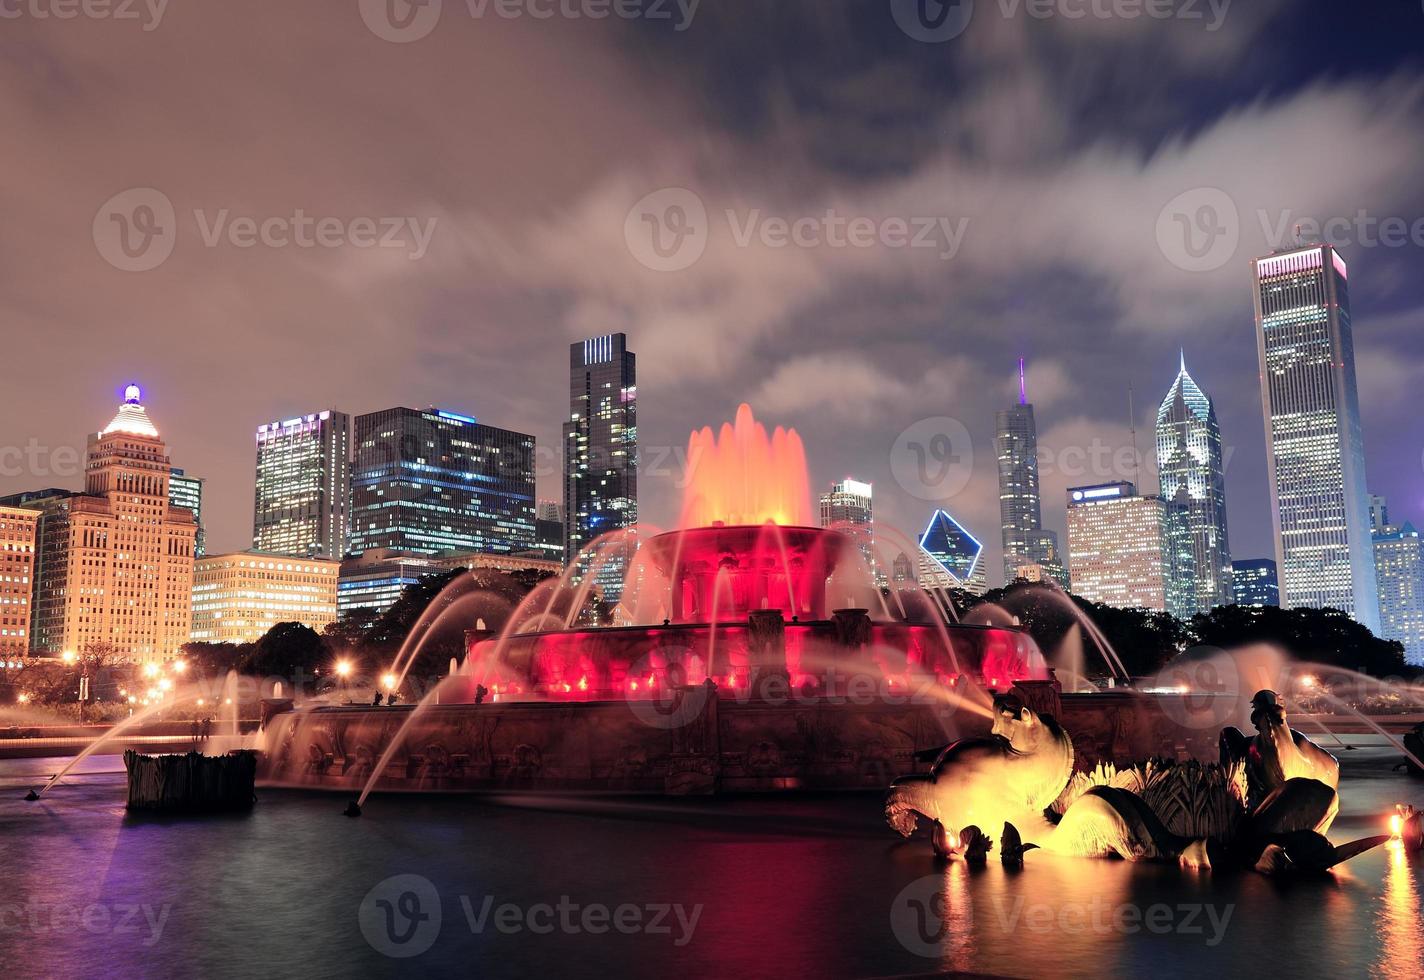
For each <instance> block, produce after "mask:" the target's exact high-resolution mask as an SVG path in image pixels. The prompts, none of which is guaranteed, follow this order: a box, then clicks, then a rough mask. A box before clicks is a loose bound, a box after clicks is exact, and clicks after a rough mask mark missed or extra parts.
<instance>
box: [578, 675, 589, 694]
mask: <svg viewBox="0 0 1424 980" xmlns="http://www.w3.org/2000/svg"><path fill="white" fill-rule="evenodd" d="M578 689H579V690H580V691H587V690H588V676H587V675H585V676H583V677H580V678H579V682H578Z"/></svg>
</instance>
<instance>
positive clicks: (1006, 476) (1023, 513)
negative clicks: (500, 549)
mask: <svg viewBox="0 0 1424 980" xmlns="http://www.w3.org/2000/svg"><path fill="white" fill-rule="evenodd" d="M994 452H995V455H996V457H997V459H998V465H999V525H1000V528H1001V531H1002V539H1003V546H1004V554H1003V559H1004V581H1005V582H1006V583H1009V582H1013V581H1014V580H1015V579H1018V578H1024V577H1026V576H1025V575H1022V574H1020V573H1021V572H1027V574H1028V575H1029V576H1034V577H1033V579H1032V580H1033V581H1040V580H1041V579H1042V577H1044V576H1047V577H1049V578H1052V579H1053V580H1054V581H1056V582H1058V584H1060V585H1062V586H1063V587H1064V588H1067V587H1068V575H1067V572H1066V570H1065V568H1064V567H1063V561H1062V559H1061V557H1060V556H1059V549H1058V535H1057V534H1055V533H1054V532H1053V531H1049V530H1046V529H1045V528H1044V527H1043V502H1042V498H1041V497H1040V493H1039V480H1038V423H1037V422H1036V421H1035V419H1034V415H1033V405H1032V404H1030V403H1029V400H1028V389H1027V385H1026V382H1025V374H1024V362H1023V360H1020V361H1019V402H1018V404H1017V405H1015V406H1013V407H1012V408H1009V409H1006V410H1005V411H1002V412H998V413H996V415H995V416H994Z"/></svg>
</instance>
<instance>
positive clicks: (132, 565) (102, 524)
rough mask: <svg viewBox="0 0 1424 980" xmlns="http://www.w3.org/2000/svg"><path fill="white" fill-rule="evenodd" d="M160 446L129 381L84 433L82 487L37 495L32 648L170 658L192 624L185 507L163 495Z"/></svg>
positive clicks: (165, 479) (166, 476) (164, 451)
mask: <svg viewBox="0 0 1424 980" xmlns="http://www.w3.org/2000/svg"><path fill="white" fill-rule="evenodd" d="M171 469H172V467H171V465H170V463H169V458H168V447H167V446H165V445H164V443H163V440H162V438H161V437H160V436H159V434H158V429H157V428H156V427H155V426H154V424H153V422H152V421H151V420H150V419H149V417H148V413H147V412H146V411H145V410H144V407H143V392H142V391H141V390H140V389H139V386H138V385H134V384H131V385H129V386H128V387H127V388H126V389H125V391H124V402H123V404H122V405H120V406H119V411H118V413H117V414H116V415H115V416H114V418H113V421H111V422H110V423H109V424H108V425H107V426H106V427H105V428H104V430H103V431H102V432H99V433H97V434H96V435H91V436H90V437H89V451H88V460H87V463H86V465H85V476H84V490H85V492H84V493H82V494H74V495H70V496H58V495H55V496H45V497H42V498H40V499H37V500H36V501H35V502H34V503H33V504H32V505H31V506H32V507H34V509H37V510H40V511H41V515H42V516H41V518H40V526H41V530H40V537H41V549H40V562H39V564H40V572H39V578H40V583H39V593H40V594H39V597H38V599H37V601H36V609H35V617H34V622H35V627H34V643H35V646H36V648H37V649H38V650H39V651H40V652H44V653H50V654H59V653H62V652H65V651H73V652H75V653H83V652H85V651H86V650H88V649H91V648H93V647H96V646H105V647H111V648H112V650H113V652H114V653H116V654H118V655H119V656H123V657H131V658H134V659H138V660H146V661H147V660H160V659H172V658H174V657H176V656H178V654H179V652H180V650H181V648H182V645H183V644H184V643H186V642H188V634H189V630H190V628H191V626H192V598H193V597H192V591H193V561H194V555H193V543H194V539H195V538H196V535H197V525H196V524H195V523H194V521H193V515H192V514H191V513H190V512H189V511H188V510H186V509H180V508H177V507H174V506H172V505H171V504H170V503H169V480H170V478H171V477H170V473H171Z"/></svg>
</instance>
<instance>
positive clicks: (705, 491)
mask: <svg viewBox="0 0 1424 980" xmlns="http://www.w3.org/2000/svg"><path fill="white" fill-rule="evenodd" d="M688 459H689V460H690V461H691V467H692V474H691V476H692V478H691V480H690V481H689V484H688V486H687V488H686V491H685V494H684V506H683V510H682V518H681V521H680V522H679V523H680V528H679V529H677V530H672V531H667V532H664V533H659V534H653V535H650V536H647V537H646V538H641V539H640V538H638V537H637V536H636V534H635V533H634V532H619V533H618V534H616V535H611V536H609V537H607V538H605V539H603V540H601V541H598V542H595V543H594V544H593V545H591V546H590V547H589V549H587V550H586V552H585V555H584V556H583V557H582V559H581V560H580V561H578V562H575V563H574V565H573V566H571V568H570V570H569V571H568V572H566V573H565V575H564V576H563V577H561V578H560V579H558V580H554V581H551V582H548V583H545V584H544V585H542V586H541V587H540V588H537V589H535V590H534V591H533V592H531V593H530V594H529V595H528V596H527V597H525V598H524V599H523V601H522V602H521V603H520V604H519V605H518V607H517V608H515V609H513V610H510V611H508V614H507V615H506V616H505V617H504V621H503V624H502V626H501V627H500V628H499V629H497V630H490V629H486V628H484V625H485V624H484V622H483V621H480V622H477V623H475V624H473V625H472V626H471V628H469V629H468V630H467V633H466V636H467V642H466V656H465V658H464V660H463V663H460V664H454V663H452V665H451V672H450V674H449V676H448V677H446V678H444V679H443V680H442V681H440V683H439V684H438V685H436V686H435V688H434V689H433V690H431V691H429V692H428V693H427V694H426V695H425V697H424V698H423V699H422V700H421V701H420V702H419V703H418V704H409V705H401V706H399V707H396V708H392V707H388V706H387V707H376V706H370V705H350V704H348V705H330V704H320V703H318V704H315V705H308V706H304V707H301V708H297V707H294V706H293V705H292V704H291V703H290V702H283V701H273V702H270V703H268V704H267V705H266V711H265V718H264V725H263V732H262V735H261V742H262V748H263V753H262V763H261V769H260V773H259V778H260V780H261V781H262V782H264V783H266V784H269V785H288V786H306V787H316V788H328V789H336V790H346V791H351V790H357V791H359V792H360V796H361V800H362V802H364V800H365V798H366V796H367V795H368V794H369V793H371V792H372V791H402V790H405V791H434V792H439V791H464V790H501V791H507V790H537V791H551V790H562V791H603V792H608V791H614V792H616V791H624V792H638V793H667V794H677V795H683V794H703V793H715V792H719V791H730V792H744V791H752V792H765V791H787V790H803V789H862V790H863V789H877V788H883V787H884V786H886V785H887V784H888V783H889V781H890V780H891V779H892V778H893V777H895V776H897V775H900V774H903V773H907V772H912V771H915V770H916V769H917V768H919V767H920V762H921V761H922V760H924V759H933V758H934V757H935V755H936V753H937V752H938V750H939V749H940V748H942V747H943V746H945V745H946V744H949V743H951V742H954V741H956V740H959V739H963V738H973V737H987V736H989V735H990V734H991V730H992V729H993V728H994V726H995V725H997V724H999V721H1000V719H999V712H997V711H996V708H995V705H996V703H998V702H997V701H996V699H998V698H1002V697H1004V696H1011V697H1013V698H1014V699H1016V703H1019V704H1022V705H1024V706H1027V707H1028V708H1029V709H1031V710H1032V711H1033V712H1035V713H1036V716H1044V717H1051V718H1054V719H1056V723H1057V724H1061V725H1062V726H1063V727H1064V728H1066V729H1067V730H1069V731H1071V732H1073V739H1072V744H1073V748H1074V752H1075V758H1076V763H1077V765H1078V766H1079V767H1086V768H1090V767H1092V766H1094V765H1097V764H1099V763H1105V764H1111V763H1114V762H1126V761H1127V760H1135V759H1145V758H1148V757H1162V758H1167V759H1173V760H1183V761H1185V760H1189V759H1197V760H1202V761H1206V760H1214V759H1216V757H1217V752H1218V746H1217V734H1216V732H1215V731H1210V730H1206V729H1204V728H1203V727H1202V726H1201V725H1200V724H1198V723H1197V717H1196V715H1195V714H1193V713H1192V712H1191V711H1188V710H1186V709H1185V707H1184V705H1183V703H1182V702H1183V699H1185V698H1188V697H1192V696H1193V695H1190V694H1187V693H1182V692H1177V691H1171V690H1169V691H1158V692H1155V693H1151V694H1147V693H1143V692H1137V691H1131V690H1126V689H1117V690H1111V691H1097V690H1092V691H1088V692H1084V693H1076V692H1064V691H1063V689H1062V686H1061V685H1060V683H1059V682H1058V680H1057V679H1056V676H1055V672H1054V670H1053V669H1052V668H1050V666H1049V665H1048V663H1047V662H1046V661H1045V658H1044V656H1043V654H1042V652H1041V651H1040V650H1039V649H1038V647H1037V646H1036V645H1035V643H1034V640H1033V639H1032V637H1031V636H1030V635H1029V634H1028V633H1027V632H1026V631H1025V630H1023V629H1020V628H1018V627H1017V626H1016V625H1015V624H1013V623H1012V622H1009V623H1007V624H996V625H988V624H967V623H961V622H957V621H955V620H954V618H953V616H952V615H946V613H945V609H946V605H947V604H946V603H943V602H938V601H935V600H934V599H933V598H932V597H931V596H929V595H927V594H926V593H925V592H924V591H921V590H920V589H919V588H918V587H916V586H915V585H914V583H895V584H894V586H893V587H891V588H889V589H883V588H881V587H880V585H879V584H878V580H877V576H876V574H875V569H872V568H871V567H869V564H870V563H869V562H867V560H866V557H865V556H864V554H863V551H862V549H860V548H859V547H857V546H856V542H854V541H853V539H852V538H851V537H849V536H848V535H847V534H844V533H842V532H841V531H839V530H837V529H834V528H822V527H814V526H810V525H811V523H812V513H811V509H810V493H809V487H808V480H807V475H806V473H807V468H806V461H805V453H804V449H803V447H802V444H801V441H800V438H799V436H798V435H797V434H796V432H795V431H794V430H784V429H781V428H777V429H775V430H774V431H772V432H770V433H768V432H767V430H766V428H765V427H764V426H762V425H761V424H760V423H758V422H757V421H756V419H755V418H754V417H753V415H752V412H751V409H750V408H748V407H747V406H745V405H743V406H742V407H741V408H740V409H739V411H738V412H737V415H736V420H735V422H734V423H731V424H726V425H723V426H722V427H721V430H720V431H719V432H714V431H713V430H711V429H704V430H702V431H700V432H696V433H693V435H692V437H691V441H690V444H689V452H688ZM609 556H615V557H618V558H620V559H621V561H620V564H619V567H622V568H625V569H626V574H625V580H624V584H623V590H622V599H621V602H620V604H619V606H618V607H617V609H616V610H615V611H614V624H613V625H610V626H600V627H589V626H586V625H581V624H580V613H581V611H582V610H584V609H585V608H586V607H587V600H588V598H589V595H590V590H591V589H592V588H593V587H594V583H595V582H596V581H598V580H600V579H602V578H605V577H606V574H607V569H608V568H610V567H613V565H612V562H613V559H612V558H610V557H609ZM576 571H577V572H581V573H582V574H579V575H575V574H574V572H576ZM883 580H884V577H882V578H881V579H880V581H883ZM450 608H451V609H453V608H455V607H454V606H451V607H450ZM466 608H468V605H467V606H466ZM447 611H448V610H447ZM412 645H414V646H415V647H416V648H417V649H411V650H405V651H402V654H401V657H400V658H398V660H397V662H396V663H395V664H393V665H392V667H391V672H392V675H394V676H395V677H396V678H397V679H398V680H399V679H402V678H404V676H405V673H406V671H408V670H409V669H410V665H411V663H412V662H413V660H414V658H415V655H416V653H417V652H418V645H419V640H418V639H413V644H412ZM1075 687H1076V685H1075ZM1198 696H1200V695H1198ZM1208 697H1209V696H1208ZM1061 788H1062V787H1059V789H1061ZM1054 795H1055V796H1056V795H1057V792H1056V791H1055V793H1054Z"/></svg>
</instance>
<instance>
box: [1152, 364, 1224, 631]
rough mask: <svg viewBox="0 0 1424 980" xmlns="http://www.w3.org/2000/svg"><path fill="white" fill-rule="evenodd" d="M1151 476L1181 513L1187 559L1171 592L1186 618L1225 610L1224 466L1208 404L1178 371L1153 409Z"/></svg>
mask: <svg viewBox="0 0 1424 980" xmlns="http://www.w3.org/2000/svg"><path fill="white" fill-rule="evenodd" d="M1157 472H1158V475H1159V478H1160V481H1161V488H1162V489H1161V495H1162V498H1163V499H1164V500H1166V501H1168V502H1169V503H1174V504H1177V505H1179V506H1180V507H1181V508H1182V509H1183V510H1184V511H1185V520H1186V534H1187V536H1188V538H1189V539H1190V540H1189V549H1190V555H1189V557H1187V558H1186V560H1185V561H1183V562H1181V568H1180V573H1179V574H1180V576H1181V580H1180V581H1179V582H1178V583H1177V587H1178V588H1179V589H1180V590H1181V593H1182V594H1183V596H1184V597H1185V603H1184V604H1185V606H1186V608H1187V609H1188V610H1190V611H1191V612H1202V613H1205V612H1210V611H1211V609H1212V608H1213V607H1214V606H1228V605H1230V604H1231V603H1232V601H1233V598H1234V597H1233V595H1232V591H1231V547H1230V544H1229V542H1228V540H1227V534H1226V466H1225V462H1224V456H1223V453H1222V448H1221V426H1220V425H1218V424H1217V420H1216V407H1215V405H1213V404H1212V400H1211V399H1210V398H1208V397H1207V396H1206V394H1205V393H1204V392H1203V391H1202V390H1201V388H1199V387H1198V386H1197V383H1196V382H1195V381H1193V380H1192V376H1191V375H1190V374H1188V373H1187V357H1186V354H1185V353H1183V355H1182V361H1181V369H1180V370H1179V371H1178V372H1177V379H1176V381H1174V382H1173V383H1172V387H1171V389H1170V390H1169V391H1168V392H1167V397H1166V398H1164V399H1162V404H1161V406H1160V407H1159V408H1158V409H1157Z"/></svg>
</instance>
